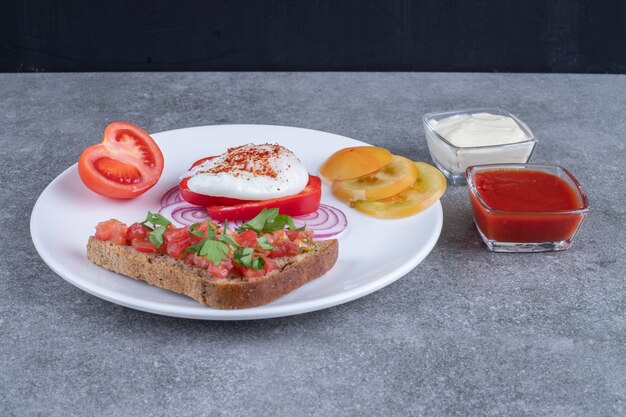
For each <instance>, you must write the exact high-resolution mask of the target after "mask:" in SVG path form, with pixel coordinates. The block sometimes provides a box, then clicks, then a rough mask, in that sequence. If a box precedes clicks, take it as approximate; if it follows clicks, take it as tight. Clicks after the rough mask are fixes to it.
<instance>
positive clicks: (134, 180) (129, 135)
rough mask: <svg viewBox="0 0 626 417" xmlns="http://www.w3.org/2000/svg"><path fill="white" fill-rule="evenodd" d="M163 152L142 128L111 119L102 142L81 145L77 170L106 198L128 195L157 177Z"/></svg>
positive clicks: (130, 196)
mask: <svg viewBox="0 0 626 417" xmlns="http://www.w3.org/2000/svg"><path fill="white" fill-rule="evenodd" d="M161 172H163V154H162V153H161V150H160V149H159V147H158V146H157V144H156V143H155V142H154V140H153V139H152V138H151V137H150V135H148V134H147V133H146V132H145V131H144V130H143V129H141V128H139V127H137V126H135V125H133V124H131V123H125V122H113V123H111V124H109V125H108V126H107V127H106V129H105V130H104V135H103V137H102V142H100V143H99V144H97V145H92V146H90V147H88V148H87V149H85V150H84V151H83V153H82V154H81V156H80V159H79V160H78V174H79V175H80V178H81V180H83V182H84V183H85V185H86V186H87V187H88V188H89V189H90V190H92V191H94V192H96V193H98V194H100V195H103V196H105V197H110V198H120V199H128V198H133V197H136V196H138V195H140V194H143V193H145V192H146V191H148V190H149V189H150V188H152V186H153V185H154V184H156V182H157V181H158V180H159V178H160V177H161Z"/></svg>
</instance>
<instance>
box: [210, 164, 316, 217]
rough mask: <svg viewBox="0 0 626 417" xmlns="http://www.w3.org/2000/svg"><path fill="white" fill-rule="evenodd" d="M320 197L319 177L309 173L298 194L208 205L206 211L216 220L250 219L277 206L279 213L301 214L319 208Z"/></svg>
mask: <svg viewBox="0 0 626 417" xmlns="http://www.w3.org/2000/svg"><path fill="white" fill-rule="evenodd" d="M321 199H322V182H321V181H320V179H319V177H315V176H313V175H309V182H308V184H307V185H306V187H305V188H304V190H302V191H301V192H300V193H299V194H296V195H292V196H288V197H281V198H273V199H270V200H261V201H249V202H247V203H243V204H235V205H230V206H226V205H214V206H208V207H207V212H208V214H209V216H210V217H211V218H212V219H214V220H217V221H224V220H250V219H252V218H253V217H254V216H256V215H257V214H259V213H260V212H261V210H263V209H264V208H268V209H269V208H277V209H278V211H279V212H280V213H281V214H287V215H289V216H302V215H304V214H309V213H313V212H314V211H317V209H319V208H320V201H321Z"/></svg>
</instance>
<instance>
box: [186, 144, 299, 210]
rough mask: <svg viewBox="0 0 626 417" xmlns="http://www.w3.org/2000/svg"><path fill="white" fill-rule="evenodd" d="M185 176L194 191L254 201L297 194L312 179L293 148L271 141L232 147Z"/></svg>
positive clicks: (194, 168)
mask: <svg viewBox="0 0 626 417" xmlns="http://www.w3.org/2000/svg"><path fill="white" fill-rule="evenodd" d="M185 177H189V181H188V182H187V186H188V187H189V189H190V190H191V191H193V192H194V193H198V194H204V195H211V196H216V197H229V198H236V199H240V200H254V201H257V200H267V199H270V198H280V197H287V196H290V195H295V194H298V193H299V192H300V191H302V190H304V188H305V187H306V185H307V183H308V181H309V173H308V171H307V169H306V167H305V166H304V164H302V162H300V160H299V159H298V158H297V157H296V155H294V153H293V152H291V151H290V150H289V149H287V148H284V147H282V146H280V145H277V144H269V143H266V144H263V145H255V144H252V143H249V144H247V145H242V146H237V147H235V148H229V149H228V150H227V151H226V152H225V153H223V154H221V155H218V156H216V157H215V158H212V159H209V160H207V161H205V162H203V163H202V164H200V165H198V166H195V167H193V168H192V169H191V170H190V171H189V172H187V173H186V174H185V175H184V176H183V178H185Z"/></svg>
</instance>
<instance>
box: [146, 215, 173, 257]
mask: <svg viewBox="0 0 626 417" xmlns="http://www.w3.org/2000/svg"><path fill="white" fill-rule="evenodd" d="M146 223H150V224H152V226H147V225H146ZM141 224H142V225H144V226H147V227H149V228H150V229H152V231H151V232H150V233H148V240H149V241H150V243H152V244H153V245H154V246H156V247H157V248H158V247H160V246H161V245H162V244H163V233H165V230H166V228H167V226H169V225H170V224H172V222H171V221H169V220H167V219H166V218H165V217H163V216H161V215H160V214H157V213H152V212H150V211H149V212H148V215H147V216H146V220H144V221H142V222H141Z"/></svg>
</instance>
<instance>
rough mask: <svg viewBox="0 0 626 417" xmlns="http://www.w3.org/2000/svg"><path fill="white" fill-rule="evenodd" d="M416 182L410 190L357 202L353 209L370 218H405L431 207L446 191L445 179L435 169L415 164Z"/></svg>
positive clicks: (418, 163)
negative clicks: (378, 198)
mask: <svg viewBox="0 0 626 417" xmlns="http://www.w3.org/2000/svg"><path fill="white" fill-rule="evenodd" d="M415 167H416V168H417V171H418V177H417V181H415V184H413V186H412V187H411V188H408V189H406V190H404V191H401V192H400V193H398V194H396V195H393V196H391V197H388V198H384V199H381V200H377V201H366V200H358V201H356V202H355V203H354V207H355V208H356V209H357V210H359V211H361V212H363V213H366V214H369V215H370V216H374V217H381V218H386V219H396V218H399V217H407V216H411V215H413V214H416V213H419V212H420V211H422V210H424V209H426V208H428V207H430V206H431V205H433V204H434V203H435V202H436V201H437V200H438V199H439V198H440V197H441V196H442V195H443V193H444V192H445V191H446V177H444V176H443V174H442V173H441V171H439V170H438V169H437V168H435V167H433V166H430V165H428V164H425V163H423V162H415Z"/></svg>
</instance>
